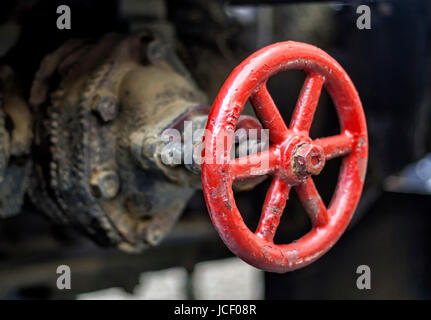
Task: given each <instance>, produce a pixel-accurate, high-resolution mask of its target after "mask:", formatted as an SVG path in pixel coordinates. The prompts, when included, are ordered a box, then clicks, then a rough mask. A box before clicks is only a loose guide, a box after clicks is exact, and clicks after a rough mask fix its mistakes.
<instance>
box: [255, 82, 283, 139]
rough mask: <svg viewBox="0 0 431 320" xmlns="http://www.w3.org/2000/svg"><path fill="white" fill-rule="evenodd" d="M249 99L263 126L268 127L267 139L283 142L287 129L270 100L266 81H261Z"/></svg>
mask: <svg viewBox="0 0 431 320" xmlns="http://www.w3.org/2000/svg"><path fill="white" fill-rule="evenodd" d="M250 101H251V104H252V105H253V108H254V111H255V112H256V115H257V117H258V118H259V119H260V121H261V122H262V124H263V126H264V127H265V128H267V129H269V139H270V140H271V142H273V143H280V142H283V141H284V140H285V139H286V136H287V132H288V129H287V126H286V124H285V123H284V120H283V117H282V116H281V114H280V112H279V111H278V108H277V106H276V105H275V103H274V100H272V97H271V95H270V93H269V92H268V88H267V87H266V82H264V83H262V84H261V85H260V87H259V88H258V89H257V90H256V91H255V92H254V93H253V94H252V95H251V97H250Z"/></svg>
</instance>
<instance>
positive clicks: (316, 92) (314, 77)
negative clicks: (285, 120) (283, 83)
mask: <svg viewBox="0 0 431 320" xmlns="http://www.w3.org/2000/svg"><path fill="white" fill-rule="evenodd" d="M324 82H325V78H324V77H323V76H322V75H320V74H317V73H316V74H310V75H308V76H307V78H306V79H305V82H304V85H303V86H302V89H301V93H300V94H299V98H298V101H297V102H296V107H295V110H294V112H293V116H292V121H291V122H290V129H291V130H293V131H295V132H303V131H305V132H309V131H310V127H311V123H312V122H313V117H314V113H315V111H316V108H317V104H318V102H319V98H320V93H321V91H322V86H323V83H324Z"/></svg>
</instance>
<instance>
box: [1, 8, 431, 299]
mask: <svg viewBox="0 0 431 320" xmlns="http://www.w3.org/2000/svg"><path fill="white" fill-rule="evenodd" d="M61 4H66V5H68V6H70V9H71V12H72V28H71V29H70V30H59V29H57V28H56V27H55V22H54V23H53V21H55V20H56V18H57V16H58V14H57V13H56V8H57V7H58V6H59V5H61ZM364 4H365V5H367V6H369V8H370V10H371V11H370V12H371V29H358V27H357V19H358V17H359V16H360V15H359V14H358V13H357V8H358V6H360V5H364ZM430 17H431V3H430V2H429V1H426V0H412V1H402V0H399V1H396V0H393V1H390V0H388V1H383V0H381V1H380V0H375V1H283V0H278V1H266V3H265V4H264V3H263V1H257V0H249V1H247V0H243V1H242V0H232V1H222V0H212V1H208V0H181V1H179V0H164V1H162V0H146V1H138V0H122V1H120V0H118V1H114V0H108V1H104V2H103V5H100V3H98V2H96V1H78V0H77V1H72V0H64V1H51V0H46V1H38V0H32V1H14V2H4V3H1V4H0V65H7V66H9V67H10V68H11V69H13V70H14V73H15V75H16V78H17V79H19V88H20V92H21V93H22V98H23V99H24V100H26V101H27V100H29V99H30V91H31V87H32V83H33V81H34V78H35V74H36V73H37V71H38V70H39V68H40V65H41V60H42V59H43V58H44V57H45V56H47V55H48V54H50V53H52V52H54V51H55V50H56V49H57V48H59V47H60V46H61V45H62V44H63V43H65V41H67V40H69V39H75V38H90V39H98V38H101V37H103V36H104V35H106V34H108V33H110V32H116V33H119V34H129V33H133V32H139V31H142V30H152V31H154V33H155V34H157V36H158V37H159V38H160V39H162V40H163V41H164V42H165V43H167V44H168V45H169V47H170V48H171V49H172V50H173V52H175V55H176V56H177V58H178V59H179V60H180V61H181V68H185V69H186V70H187V72H188V74H189V75H190V77H191V78H192V79H193V81H194V82H195V83H196V85H197V87H199V89H200V90H202V92H204V94H205V95H206V96H207V98H208V101H209V104H211V103H212V101H213V100H214V98H215V97H216V95H217V93H218V91H219V89H220V87H221V85H222V84H223V82H224V80H225V79H226V78H227V77H228V75H229V74H230V72H231V71H232V70H233V68H234V67H235V66H236V65H238V64H239V63H240V62H241V61H242V60H243V59H244V58H246V57H247V56H248V55H250V54H251V53H253V52H254V51H256V50H258V49H259V48H262V47H264V46H266V45H268V44H271V43H275V42H278V41H285V40H294V41H301V42H305V43H310V44H313V45H316V46H318V47H319V48H321V49H323V50H324V51H326V52H328V53H329V54H330V55H331V56H333V57H334V58H335V59H336V60H337V61H338V62H339V63H340V64H341V65H342V66H343V68H344V69H345V70H346V72H347V73H348V74H349V76H350V77H351V79H352V81H353V83H354V84H355V86H356V89H357V91H358V93H359V95H360V97H361V101H362V104H363V108H364V111H365V115H366V119H367V125H368V133H369V143H370V148H369V164H368V172H367V177H366V182H365V188H364V191H363V194H362V198H361V201H360V204H359V206H358V208H357V210H356V212H355V215H354V218H353V220H352V222H351V224H350V226H349V228H348V229H347V231H346V232H345V234H344V235H343V236H342V237H341V239H340V240H339V242H338V243H337V244H336V245H335V246H334V248H333V249H332V250H330V251H329V252H328V253H327V254H326V255H324V256H323V257H322V258H321V259H319V260H318V261H317V262H315V263H313V264H312V265H310V266H308V267H306V268H304V269H301V270H298V271H294V272H291V273H287V274H282V275H280V274H274V273H265V272H262V271H260V270H257V269H255V268H253V267H251V266H249V265H247V264H245V263H244V262H242V261H241V260H239V259H237V258H235V257H233V256H232V254H231V253H230V252H229V251H228V249H227V248H226V247H225V246H224V244H223V243H222V242H221V240H220V238H219V237H218V235H217V234H216V232H215V229H214V227H213V226H212V224H211V221H210V219H209V215H208V213H207V209H206V206H205V202H204V198H203V194H202V191H201V190H198V191H196V192H194V193H193V196H192V197H191V199H190V201H188V202H187V206H186V207H185V209H184V210H183V213H182V215H181V217H180V218H179V219H178V222H177V223H176V224H175V226H174V227H173V229H172V231H171V232H170V233H169V235H168V236H167V237H166V238H164V240H163V241H161V243H160V244H158V245H157V246H151V247H149V248H147V249H145V250H143V251H142V252H140V253H133V254H131V253H127V252H124V251H121V250H119V249H118V248H114V247H113V246H112V245H110V244H109V243H102V246H100V245H98V244H96V243H95V242H93V240H92V239H91V238H92V237H87V236H84V235H83V234H82V233H81V232H77V231H76V229H77V228H76V226H73V225H70V224H67V223H58V221H56V222H53V221H52V220H53V219H51V218H52V217H51V215H50V214H49V213H48V214H47V213H46V212H43V211H44V210H41V209H40V207H43V206H44V205H45V204H46V203H45V200H43V198H37V197H36V198H35V197H34V196H33V197H32V196H29V195H28V194H27V193H26V192H24V191H22V193H23V196H22V197H23V201H22V206H21V207H20V210H19V212H17V213H14V214H10V215H6V214H4V216H1V215H0V217H1V219H0V297H2V298H13V299H15V298H16V299H34V298H43V299H74V298H78V299H429V298H431V277H430V275H429V273H428V272H427V270H428V269H429V268H430V267H431V265H430V262H431V250H430V249H431V248H430V241H429V240H430V230H431V229H430V226H431V221H430V220H431V216H430V212H431V156H430V151H431V143H430V142H431V139H430V137H431V135H430V123H431V121H430V120H431V104H430V103H431V101H430V89H431V82H430V80H431V77H430V74H431V72H430V71H431V70H430V68H431V60H430V58H431V50H430V49H431V46H430V44H431V37H430V36H431V34H430V31H431V28H430V26H431V19H430ZM1 70H4V69H1ZM6 75H7V73H6ZM6 75H5V72H3V73H1V74H0V76H1V80H2V81H3V82H2V83H3V85H2V86H0V88H1V89H2V90H3V91H0V92H1V93H2V94H3V95H5V92H7V91H5V88H6V86H5V85H4V81H5V78H6V79H7V77H6ZM61 76H62V73H61V72H60V73H59V74H58V75H55V77H54V76H53V77H52V78H51V79H50V80H49V81H48V80H47V81H45V82H46V83H49V84H51V83H53V82H55V81H58V78H59V77H61ZM304 79H305V75H304V74H302V73H301V72H299V71H291V72H285V73H281V74H278V75H276V76H274V77H272V78H271V79H270V81H269V84H268V87H269V91H270V92H271V94H272V96H273V98H274V101H275V102H276V104H277V106H278V108H279V109H280V112H281V113H282V115H283V117H284V119H285V120H286V122H289V119H290V116H291V114H292V111H293V107H294V106H295V102H296V99H297V97H298V94H299V91H300V89H301V86H302V83H303V81H304ZM38 110H39V111H40V109H33V112H34V113H35V114H37V116H35V120H34V122H35V123H37V122H41V123H42V122H43V121H45V120H44V118H43V115H42V112H39V111H38ZM245 112H246V113H249V114H251V115H253V111H252V108H250V106H249V105H248V106H246V110H245ZM9 122H10V121H9ZM9 127H10V126H9ZM9 130H11V129H10V128H9ZM338 131H339V125H338V120H337V116H336V113H335V110H334V107H333V105H332V102H331V99H330V97H329V96H328V95H327V94H326V92H324V93H323V95H322V97H321V99H320V101H319V108H318V110H317V113H316V115H315V120H314V122H313V126H312V129H311V136H312V138H317V137H324V136H328V135H331V134H335V133H337V132H338ZM42 140H43V139H42ZM38 150H39V149H31V150H30V151H29V155H27V156H25V157H24V156H21V155H20V156H14V157H12V158H11V159H12V160H10V161H15V162H14V165H17V164H18V165H20V164H21V163H22V162H23V161H24V159H31V158H32V156H31V154H32V153H35V152H38ZM43 150H45V149H43ZM46 150H48V149H46ZM39 153H43V152H40V150H39ZM340 161H341V160H331V161H330V162H328V165H327V166H326V167H325V170H324V171H323V174H322V175H320V176H319V177H318V179H317V181H316V185H317V188H318V190H319V192H320V194H321V195H322V198H323V200H324V202H325V204H328V203H329V201H330V199H331V196H332V194H333V191H334V189H335V186H336V183H337V177H338V168H339V165H340ZM31 166H32V165H29V167H31ZM29 170H30V171H31V169H29ZM33 175H34V174H30V177H31V176H33ZM11 177H12V178H10V179H9V180H8V179H5V180H4V181H6V182H7V183H8V184H5V185H4V186H0V193H2V194H3V195H4V197H5V199H9V198H11V197H12V196H13V195H14V194H15V195H16V194H18V193H20V192H21V189H20V190H19V192H18V191H16V192H15V191H11V190H12V187H11V186H12V185H17V181H18V180H17V179H18V178H17V176H16V175H12V176H11ZM30 185H31V183H30ZM268 187H269V182H268V181H264V182H263V183H261V184H259V185H258V186H256V187H255V188H253V189H252V190H249V191H245V192H236V193H235V196H236V202H237V206H238V208H239V209H240V212H241V213H242V214H243V218H244V220H245V222H246V223H247V225H248V226H249V228H250V229H252V230H253V229H254V228H256V226H257V223H258V221H259V216H260V212H261V208H262V204H263V201H264V197H265V194H266V191H267V190H268ZM23 188H24V187H23ZM47 193H48V194H49V195H50V196H52V194H53V193H52V191H48V192H47ZM166 197H167V199H168V200H169V199H170V198H169V196H166ZM69 200H70V199H69ZM71 201H72V202H73V199H72V200H71ZM66 205H67V204H66ZM45 207H46V206H45ZM48 211H50V209H48ZM51 211H52V212H53V210H51ZM51 211H50V212H51ZM84 211H85V210H84V209H83V212H84ZM310 227H311V225H310V222H309V221H308V218H307V215H306V214H305V212H304V209H303V208H302V206H301V204H300V202H299V200H298V198H297V196H296V195H295V194H294V193H293V194H292V195H291V198H290V199H289V201H288V205H287V207H286V209H285V211H284V215H283V218H282V221H281V224H280V227H279V230H278V234H277V236H276V238H275V241H276V243H288V242H291V241H292V240H294V239H297V238H299V237H300V236H302V235H303V234H305V233H306V232H307V231H308V230H309V229H310ZM78 229H79V228H78ZM98 242H99V243H100V241H98ZM102 242H103V241H102ZM62 264H66V265H68V266H70V268H71V272H72V288H71V290H58V289H57V288H56V280H57V277H58V274H56V269H57V266H58V265H62ZM360 265H367V266H369V267H370V270H371V279H372V280H371V285H372V287H371V289H370V290H359V289H358V288H357V286H356V280H357V277H358V276H359V275H358V274H357V273H356V269H357V267H358V266H360Z"/></svg>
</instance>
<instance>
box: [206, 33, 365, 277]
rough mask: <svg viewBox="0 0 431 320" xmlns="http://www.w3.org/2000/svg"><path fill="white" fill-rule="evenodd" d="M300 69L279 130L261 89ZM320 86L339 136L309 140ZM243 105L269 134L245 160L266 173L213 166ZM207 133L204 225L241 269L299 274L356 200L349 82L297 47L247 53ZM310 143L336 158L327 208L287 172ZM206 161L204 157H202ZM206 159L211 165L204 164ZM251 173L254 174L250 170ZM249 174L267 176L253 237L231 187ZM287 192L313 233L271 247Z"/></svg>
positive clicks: (357, 123)
mask: <svg viewBox="0 0 431 320" xmlns="http://www.w3.org/2000/svg"><path fill="white" fill-rule="evenodd" d="M289 69H302V70H304V71H305V72H306V74H307V77H306V80H305V83H304V86H303V88H302V90H301V93H300V95H299V99H298V102H297V104H296V107H295V110H294V113H293V117H292V121H291V123H290V125H289V127H287V126H286V124H285V122H284V120H283V119H282V117H281V115H280V113H279V111H278V109H277V107H276V106H275V104H274V101H273V100H272V98H271V96H270V94H269V93H268V90H267V89H266V82H267V80H268V78H269V77H271V76H272V75H274V74H276V73H277V72H280V71H285V70H289ZM323 85H325V88H326V90H327V91H328V92H329V94H330V96H331V98H332V100H333V102H334V105H335V108H336V110H337V114H338V118H339V122H340V128H341V133H340V134H338V135H336V136H333V137H327V138H322V139H316V140H314V141H313V140H311V138H310V137H309V134H308V132H309V129H310V126H311V122H312V120H313V116H314V113H315V109H316V107H317V103H318V100H319V96H320V92H321V89H322V86H323ZM248 99H250V100H251V102H252V104H253V107H254V109H255V112H256V115H257V116H258V118H259V119H260V121H261V123H262V124H263V126H264V127H265V128H267V129H269V134H270V141H271V146H270V148H269V150H268V151H264V152H262V153H258V154H255V155H251V156H249V157H248V158H247V159H248V160H250V159H254V160H259V159H260V160H262V159H265V160H268V164H269V165H268V167H264V168H258V165H256V163H255V162H253V164H248V165H247V164H241V163H240V161H239V159H235V160H230V158H229V154H230V152H227V151H226V150H230V146H227V148H226V150H225V151H223V152H224V154H223V155H222V157H224V159H225V161H224V162H223V163H221V164H220V163H219V164H217V163H216V162H215V161H216V159H218V158H217V157H220V155H217V154H216V152H215V150H217V148H216V146H217V137H218V136H221V135H223V134H224V133H225V132H226V131H233V130H234V129H235V127H236V125H237V121H238V118H239V116H240V114H241V112H242V109H243V107H244V105H245V103H246V102H247V100H248ZM207 129H208V130H209V132H210V133H211V135H210V136H207V137H206V140H205V152H208V153H209V154H206V157H207V158H205V162H204V163H203V165H202V183H203V188H204V194H205V200H206V203H207V206H208V210H209V212H210V216H211V219H212V221H213V223H214V226H215V227H216V229H217V231H218V233H219V234H220V236H221V238H222V239H223V241H224V243H225V244H226V245H227V246H228V247H229V248H230V250H232V252H234V253H235V254H236V255H238V256H239V257H240V258H242V259H243V260H245V261H246V262H248V263H250V264H252V265H253V266H255V267H258V268H261V269H264V270H266V271H273V272H286V271H291V270H295V269H298V268H301V267H304V266H306V265H308V264H310V263H311V262H313V261H315V260H316V259H318V258H319V257H321V256H322V255H323V254H324V253H325V252H326V251H328V250H329V249H330V248H331V247H332V246H333V245H334V244H335V242H336V241H337V240H338V238H339V237H340V236H341V234H342V233H343V232H344V230H345V229H346V227H347V225H348V223H349V222H350V219H351V217H352V215H353V212H354V210H355V209H356V206H357V204H358V201H359V198H360V196H361V193H362V187H363V181H364V176H365V170H366V163H367V158H368V137H367V127H366V122H365V116H364V113H363V110H362V105H361V102H360V99H359V96H358V93H357V92H356V89H355V87H354V85H353V83H352V82H351V80H350V78H349V76H348V75H347V74H346V72H345V71H344V70H343V68H342V67H341V66H340V65H339V64H338V63H337V62H336V61H335V60H334V59H333V58H331V57H330V56H329V55H328V54H326V53H325V52H323V51H322V50H320V49H318V48H316V47H314V46H311V45H308V44H303V43H297V42H291V41H288V42H281V43H276V44H273V45H270V46H268V47H265V48H263V49H261V50H259V51H257V52H256V53H254V54H252V55H251V56H250V57H248V58H247V59H246V60H244V61H243V62H242V63H241V64H240V65H239V66H238V67H236V68H235V70H233V72H232V73H231V75H230V76H229V78H228V79H227V80H226V82H225V83H224V85H223V87H222V88H221V90H220V92H219V94H218V96H217V98H216V100H215V102H214V105H213V107H212V110H211V113H210V115H209V118H208V123H207ZM304 143H309V144H312V145H315V146H316V147H319V148H321V149H323V153H324V155H325V158H326V160H330V159H332V158H335V157H340V156H343V157H344V158H343V161H342V165H341V170H340V174H339V178H338V184H337V188H336V190H335V193H334V195H333V198H332V201H331V203H330V205H329V207H328V208H326V206H325V204H324V203H323V201H322V199H321V198H320V195H319V193H318V191H317V190H316V187H315V185H314V183H313V179H312V177H311V176H310V175H305V176H298V174H296V173H295V170H293V165H292V162H293V161H292V159H293V156H294V154H295V149H296V148H297V147H298V146H300V145H301V144H304ZM208 157H209V158H208ZM207 159H211V161H208V162H206V161H207ZM256 168H258V169H256ZM252 174H254V175H255V174H259V175H271V176H272V179H273V180H272V184H271V187H270V189H269V191H268V193H267V196H266V199H265V203H264V207H263V211H262V216H261V220H260V223H259V226H258V228H257V230H256V232H255V233H253V232H252V231H250V230H249V229H248V228H247V226H246V225H245V223H244V221H243V219H242V217H241V215H240V213H239V211H238V208H237V207H236V203H235V199H234V197H233V192H232V182H233V181H234V180H236V179H244V178H247V177H250V176H251V175H252ZM291 188H294V189H295V191H296V192H297V194H298V196H299V198H300V200H301V202H302V203H303V205H304V207H305V209H306V212H307V213H308V215H309V216H310V219H311V221H312V223H313V228H312V230H311V231H310V232H308V233H307V234H306V235H304V236H303V237H302V238H300V239H298V240H297V241H294V242H292V243H289V244H282V245H280V244H274V242H273V238H274V233H275V232H276V229H277V226H278V224H279V221H280V217H281V214H282V212H283V210H284V207H285V205H286V201H287V199H288V195H289V192H290V189H291Z"/></svg>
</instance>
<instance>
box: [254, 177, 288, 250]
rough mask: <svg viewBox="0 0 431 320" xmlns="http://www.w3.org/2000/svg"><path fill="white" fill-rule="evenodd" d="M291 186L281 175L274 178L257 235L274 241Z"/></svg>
mask: <svg viewBox="0 0 431 320" xmlns="http://www.w3.org/2000/svg"><path fill="white" fill-rule="evenodd" d="M289 191H290V187H289V186H288V185H287V183H286V182H285V181H284V180H282V179H281V178H280V177H275V178H274V179H273V180H272V183H271V187H270V188H269V190H268V193H267V194H266V198H265V203H264V205H263V210H262V216H261V217H260V221H259V225H258V226H257V229H256V235H257V236H258V237H260V238H263V239H265V240H267V241H271V242H272V241H274V235H275V232H276V230H277V227H278V225H279V223H280V218H281V215H282V214H283V210H284V207H285V206H286V201H287V199H288V197H289Z"/></svg>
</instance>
